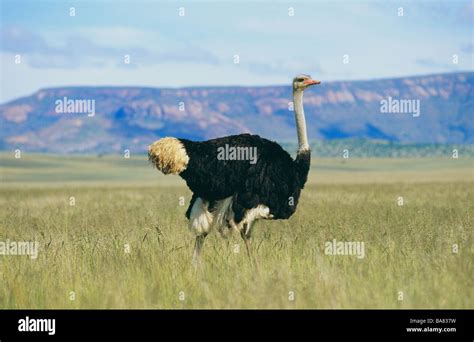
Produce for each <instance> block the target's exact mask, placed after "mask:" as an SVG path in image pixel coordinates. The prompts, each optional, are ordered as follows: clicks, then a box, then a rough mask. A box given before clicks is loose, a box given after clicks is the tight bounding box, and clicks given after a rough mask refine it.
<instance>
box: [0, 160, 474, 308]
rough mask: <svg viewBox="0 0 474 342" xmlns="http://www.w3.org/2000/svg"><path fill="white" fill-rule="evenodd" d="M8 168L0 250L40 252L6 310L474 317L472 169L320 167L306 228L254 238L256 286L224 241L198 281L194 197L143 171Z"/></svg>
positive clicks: (401, 164)
mask: <svg viewBox="0 0 474 342" xmlns="http://www.w3.org/2000/svg"><path fill="white" fill-rule="evenodd" d="M1 160H2V168H1V176H2V185H1V187H0V190H1V193H2V196H1V198H0V241H4V240H6V239H9V240H12V241H13V240H19V241H25V240H37V241H38V242H39V243H40V249H39V255H38V258H37V259H35V260H31V259H29V258H28V257H26V256H0V280H1V281H0V308H474V298H473V292H472V287H473V284H474V281H473V280H474V266H473V259H474V250H473V236H472V233H473V228H474V227H473V222H474V221H473V213H474V210H473V209H474V208H473V207H474V186H473V185H474V179H473V159H469V158H467V159H457V160H453V159H349V160H342V159H339V160H336V159H316V160H314V162H313V165H314V167H313V168H312V170H311V174H310V179H309V183H308V186H307V187H306V188H305V190H304V191H303V193H302V197H301V201H300V205H299V207H298V210H297V212H296V214H295V215H294V216H293V217H292V218H291V219H290V220H287V221H260V222H258V223H257V224H256V227H255V233H254V241H253V244H254V250H255V252H256V254H257V258H258V260H259V263H260V272H259V273H256V272H255V268H254V267H252V266H251V265H250V264H249V262H248V259H247V255H246V252H245V247H244V244H243V243H242V242H241V240H240V237H239V236H237V235H236V236H232V237H231V238H230V239H228V240H224V239H222V238H220V236H219V235H218V234H212V235H210V236H209V238H208V239H207V241H206V244H205V246H204V252H203V261H204V267H203V268H202V269H201V270H199V271H198V272H195V271H194V269H193V268H192V267H191V263H190V261H191V260H190V257H191V253H192V248H193V243H194V240H193V236H192V235H191V233H190V232H189V231H188V230H187V221H186V219H185V217H184V212H185V210H186V208H187V202H188V201H189V198H190V195H191V194H190V192H189V190H188V189H187V188H186V187H185V185H184V183H183V181H182V180H180V178H179V177H173V176H168V177H164V176H161V175H159V174H158V173H157V172H156V171H154V170H153V169H152V168H151V167H150V166H149V165H148V164H147V163H146V159H145V158H143V157H136V158H132V159H129V160H126V159H117V158H113V157H104V158H96V157H68V158H65V157H58V156H48V155H26V156H24V157H23V158H22V159H19V160H16V159H13V158H11V157H10V156H9V155H6V154H2V155H1ZM70 196H74V197H75V201H76V204H75V206H70V205H69V198H70ZM180 196H184V197H185V199H186V204H185V206H179V197H180ZM399 196H403V198H404V200H405V204H404V205H403V206H398V205H397V198H398V197H399ZM333 239H337V240H338V241H363V242H364V243H365V254H366V255H365V258H364V259H357V258H356V257H354V256H328V255H325V254H324V243H325V242H326V241H332V240H333ZM126 244H128V245H129V246H130V253H125V248H124V245H126ZM453 244H457V245H458V246H459V251H458V253H453V251H452V246H453ZM237 246H239V247H237ZM238 248H239V249H240V251H239V252H238V253H236V251H237V249H238ZM71 291H74V292H75V300H70V292H71ZM290 291H292V292H294V294H295V300H294V301H291V300H289V292H290ZM399 291H403V293H404V299H403V300H402V301H400V300H398V295H399ZM180 295H181V296H182V295H184V300H180ZM181 298H182V297H181Z"/></svg>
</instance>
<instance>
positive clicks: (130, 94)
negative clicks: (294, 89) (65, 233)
mask: <svg viewBox="0 0 474 342" xmlns="http://www.w3.org/2000/svg"><path fill="white" fill-rule="evenodd" d="M322 81H323V83H322V84H321V85H319V86H315V87H313V88H312V89H309V90H308V91H306V93H305V112H306V117H307V124H308V134H309V137H310V139H312V140H313V139H335V138H346V137H351V138H372V139H384V140H389V141H396V142H407V143H474V120H473V119H474V73H473V72H465V73H454V74H441V75H430V76H420V77H407V78H397V79H384V80H372V81H351V82H324V80H322ZM291 100H292V98H291V86H289V85H288V86H269V87H196V88H182V89H154V88H137V87H97V88H96V87H73V88H54V89H42V90H39V91H38V92H36V93H35V94H33V95H31V96H28V97H23V98H20V99H17V100H14V101H11V102H9V103H5V104H3V105H1V106H0V125H1V127H2V129H1V132H0V148H1V149H3V150H7V149H8V150H12V149H16V148H20V149H23V150H28V151H43V152H58V153H73V152H74V153H76V152H77V153H115V152H121V151H123V150H124V149H130V150H131V151H134V152H143V151H145V149H146V147H147V146H148V144H149V143H150V142H152V141H154V140H155V139H157V138H159V137H163V136H177V137H184V138H190V139H196V140H204V139H210V138H214V137H219V136H224V135H229V134H238V133H243V132H252V133H256V134H260V135H262V136H265V137H267V138H270V139H274V140H279V141H295V140H296V132H295V127H294V118H293V112H292V111H291V103H290V102H291ZM407 100H408V101H418V105H419V116H416V115H415V114H414V113H412V112H410V109H411V110H412V109H413V108H411V107H409V106H408V107H407V106H404V104H405V105H408V104H416V102H406V101H407ZM58 101H59V102H58ZM71 101H72V102H71ZM77 101H82V102H77ZM84 101H93V102H89V104H92V103H93V104H94V113H93V114H94V115H92V114H91V113H90V112H88V111H87V106H86V102H84ZM383 101H391V102H390V103H389V111H388V112H387V111H385V112H384V111H383V110H382V109H381V108H382V103H383ZM394 101H395V102H394ZM396 101H399V105H400V106H398V107H397V106H394V105H393V104H394V103H396ZM401 101H405V102H401ZM58 104H60V105H63V107H64V108H67V106H68V105H71V106H70V107H69V108H70V109H71V110H70V111H67V110H62V111H61V110H58V108H59V107H58ZM81 104H82V105H83V106H82V105H81ZM390 105H391V106H390ZM64 108H63V109H64ZM397 108H398V109H397ZM59 109H60V108H59ZM390 109H391V110H390ZM412 111H413V110H412Z"/></svg>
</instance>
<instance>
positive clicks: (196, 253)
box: [193, 234, 207, 268]
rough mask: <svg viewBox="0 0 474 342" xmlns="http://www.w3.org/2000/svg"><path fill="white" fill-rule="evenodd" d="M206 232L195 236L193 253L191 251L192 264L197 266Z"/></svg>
mask: <svg viewBox="0 0 474 342" xmlns="http://www.w3.org/2000/svg"><path fill="white" fill-rule="evenodd" d="M206 235H207V234H202V235H198V236H196V242H195V243H194V253H193V265H194V267H195V268H197V267H198V266H199V265H200V264H201V249H202V246H203V245H204V240H205V239H206Z"/></svg>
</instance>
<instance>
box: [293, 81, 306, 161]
mask: <svg viewBox="0 0 474 342" xmlns="http://www.w3.org/2000/svg"><path fill="white" fill-rule="evenodd" d="M293 103H294V105H295V121H296V131H297V133H298V144H299V148H298V153H300V152H303V151H308V150H309V144H308V135H307V133H306V120H305V117H304V109H303V91H302V90H293Z"/></svg>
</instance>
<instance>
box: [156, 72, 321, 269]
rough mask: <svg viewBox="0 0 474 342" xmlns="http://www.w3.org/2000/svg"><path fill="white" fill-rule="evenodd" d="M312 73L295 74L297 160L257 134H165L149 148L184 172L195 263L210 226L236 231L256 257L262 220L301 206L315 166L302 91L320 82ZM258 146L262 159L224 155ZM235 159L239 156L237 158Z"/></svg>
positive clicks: (161, 164)
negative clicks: (199, 137)
mask: <svg viewBox="0 0 474 342" xmlns="http://www.w3.org/2000/svg"><path fill="white" fill-rule="evenodd" d="M319 83H320V82H319V81H315V80H313V79H312V78H311V77H310V76H308V75H298V76H296V77H295V78H294V79H293V103H294V112H295V121H296V128H297V134H298V144H299V148H298V153H297V155H296V159H294V160H293V159H292V158H291V156H290V155H289V154H288V152H286V151H285V150H284V149H283V148H282V147H281V146H280V145H278V144H277V143H276V142H273V141H270V140H267V139H264V138H261V137H260V136H258V135H251V134H239V135H231V136H227V137H222V138H217V139H212V140H208V141H202V142H198V141H190V140H187V139H180V138H172V137H166V138H162V139H160V140H157V141H155V142H154V143H153V144H151V145H150V146H149V147H148V157H149V160H150V161H151V162H152V163H153V164H154V165H155V166H156V168H157V169H158V170H160V171H161V172H163V173H164V174H174V175H180V176H181V177H182V178H183V179H184V180H185V181H186V184H187V185H188V187H189V189H191V191H192V192H193V195H192V198H191V201H190V204H189V207H188V209H187V211H186V218H187V219H188V220H189V229H190V230H191V231H192V232H194V234H195V235H196V241H195V245H194V253H193V259H192V261H193V264H194V265H195V266H196V265H197V264H198V263H199V262H200V254H201V249H202V246H203V244H204V240H205V238H206V236H207V235H208V234H209V233H210V231H211V229H213V228H216V229H217V230H218V231H219V232H220V233H221V235H222V236H224V237H225V236H226V235H227V232H229V231H231V230H236V231H238V232H240V235H241V237H242V239H243V240H244V242H245V246H246V249H247V254H248V256H249V258H250V259H251V260H252V257H251V255H252V253H251V247H250V239H251V233H252V228H253V223H254V222H255V221H256V220H258V219H288V218H289V217H290V216H291V215H293V213H294V212H295V210H296V206H297V205H298V199H299V196H300V193H301V189H303V187H304V185H305V183H306V180H307V177H308V171H309V167H310V160H311V151H310V147H309V144H308V138H307V134H306V121H305V116H304V110H303V92H304V90H305V89H306V88H308V87H310V86H312V85H314V84H319ZM229 147H231V148H232V147H233V148H237V149H241V151H244V149H242V148H253V149H255V150H256V154H257V158H256V160H254V162H249V161H248V160H229V159H231V158H228V159H227V160H222V158H218V153H219V151H222V149H223V148H229ZM234 159H235V158H234Z"/></svg>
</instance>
